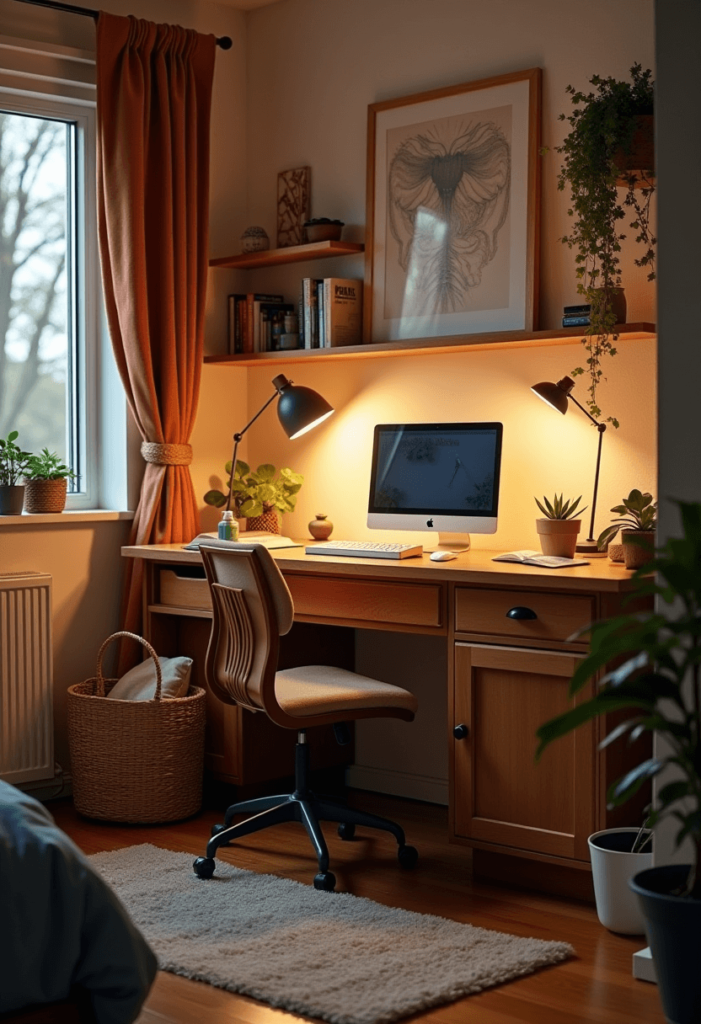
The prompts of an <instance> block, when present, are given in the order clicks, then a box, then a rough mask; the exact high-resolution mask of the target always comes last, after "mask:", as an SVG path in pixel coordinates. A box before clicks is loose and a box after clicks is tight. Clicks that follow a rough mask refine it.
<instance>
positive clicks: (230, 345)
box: [226, 294, 245, 356]
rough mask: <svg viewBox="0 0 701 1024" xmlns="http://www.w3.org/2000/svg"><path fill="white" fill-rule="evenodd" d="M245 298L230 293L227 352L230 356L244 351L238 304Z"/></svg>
mask: <svg viewBox="0 0 701 1024" xmlns="http://www.w3.org/2000/svg"><path fill="white" fill-rule="evenodd" d="M243 298H245V296H243V295H235V294H234V295H230V296H229V305H228V322H227V324H228V333H227V349H226V350H227V353H228V354H229V355H230V356H234V355H240V354H241V353H242V352H243V341H242V338H241V320H240V316H239V310H238V304H239V303H240V302H241V300H242V299H243Z"/></svg>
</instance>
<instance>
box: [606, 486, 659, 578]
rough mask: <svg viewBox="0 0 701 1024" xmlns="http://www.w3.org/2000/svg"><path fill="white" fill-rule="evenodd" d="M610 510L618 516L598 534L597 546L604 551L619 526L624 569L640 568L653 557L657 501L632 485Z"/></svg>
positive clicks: (646, 492)
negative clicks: (621, 500) (627, 492)
mask: <svg viewBox="0 0 701 1024" xmlns="http://www.w3.org/2000/svg"><path fill="white" fill-rule="evenodd" d="M611 511H612V512H615V513H616V514H617V516H618V517H619V518H618V519H614V520H613V522H612V523H611V525H610V526H607V527H606V529H605V530H603V531H602V532H601V533H600V534H599V538H598V540H597V542H596V543H597V546H598V548H599V550H600V551H603V550H604V548H605V547H606V545H607V544H609V543H610V542H611V541H612V540H613V538H614V537H615V536H616V534H617V533H618V531H619V530H620V531H621V539H622V541H623V560H624V562H625V565H626V569H639V568H640V567H641V566H644V565H645V564H646V563H647V562H649V561H650V559H651V558H652V557H653V549H654V544H655V527H656V525H657V502H654V501H653V500H652V495H651V494H650V493H649V492H648V491H645V492H643V491H639V490H637V488H633V490H632V491H631V492H630V494H629V495H628V497H627V498H624V499H623V504H622V505H614V506H613V508H612V509H611Z"/></svg>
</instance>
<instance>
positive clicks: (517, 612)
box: [506, 604, 538, 619]
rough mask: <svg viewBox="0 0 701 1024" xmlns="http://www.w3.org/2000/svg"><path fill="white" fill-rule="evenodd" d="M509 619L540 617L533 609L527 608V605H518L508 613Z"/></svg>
mask: <svg viewBox="0 0 701 1024" xmlns="http://www.w3.org/2000/svg"><path fill="white" fill-rule="evenodd" d="M506 617H507V619H537V618H538V616H537V615H536V613H535V612H534V611H533V609H532V608H526V606H525V605H522V604H517V605H516V607H515V608H509V610H508V612H507V613H506Z"/></svg>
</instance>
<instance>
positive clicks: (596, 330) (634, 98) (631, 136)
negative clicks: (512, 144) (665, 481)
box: [546, 64, 656, 427]
mask: <svg viewBox="0 0 701 1024" xmlns="http://www.w3.org/2000/svg"><path fill="white" fill-rule="evenodd" d="M651 74H652V73H651V71H650V70H646V71H643V69H642V67H641V65H640V64H634V65H633V67H632V68H631V69H630V76H631V80H630V81H618V80H616V79H615V78H602V77H601V76H599V75H594V76H593V78H591V79H590V83H591V85H593V86H594V89H593V90H592V91H591V92H588V93H585V92H580V91H578V90H576V89H575V88H574V87H573V86H571V85H568V86H567V92H568V93H570V95H571V98H572V104H573V106H574V107H575V109H574V110H573V111H572V113H571V114H569V115H565V114H561V115H560V120H561V121H567V122H568V124H569V126H570V132H569V134H568V135H567V137H566V138H565V139H564V141H563V143H562V145H561V146H556V147H555V152H556V153H560V154H561V155H562V158H563V161H562V167H561V169H560V172H559V175H558V188H559V189H560V190H561V191H564V190H565V188H566V187H567V188H569V190H570V193H571V197H572V205H571V207H570V209H569V210H568V211H567V212H568V214H569V216H571V217H572V218H573V220H574V223H573V226H572V229H571V230H570V231H569V232H568V234H566V235H564V236H563V238H562V239H561V241H562V242H563V243H564V244H565V245H567V246H569V248H570V249H575V250H576V253H577V255H576V257H575V262H576V266H577V279H578V284H577V291H578V293H579V294H580V295H582V296H583V297H584V299H585V301H586V302H587V303H589V305H590V307H591V312H590V323H589V327H588V328H587V330H586V332H585V336H584V338H583V339H582V344H583V345H584V348H585V350H586V353H587V357H586V361H585V366H584V367H582V366H578V367H576V368H575V369H574V370H572V371H571V376H573V377H577V376H579V375H582V374H587V375H588V377H589V388H588V392H589V398H588V401H587V405H588V408H589V412H590V413H591V415H592V416H593V417H594V419H597V420H598V419H601V417H602V413H601V409H600V408H599V406H598V403H597V389H598V386H599V384H600V383H601V380H602V377H603V371H602V368H601V363H602V360H603V358H604V357H605V356H607V355H608V356H614V355H615V354H616V348H615V347H614V345H613V342H615V341H616V338H617V334H616V330H615V327H616V315H615V313H614V299H615V295H616V292H617V290H618V289H620V287H621V273H620V258H619V253H620V251H621V241H622V240H623V239H624V238H625V235H624V234H622V233H621V231H620V226H621V225H620V221H621V220H623V219H624V218H625V216H626V209H627V210H629V211H630V212H631V214H632V217H633V219H632V221H631V222H630V227H631V228H632V229H633V230H634V231H635V232H636V237H635V240H636V242H637V243H639V244H640V245H642V254H641V256H640V257H639V258H638V259H636V260H635V263H636V265H637V266H639V267H645V268H647V269H648V279H649V280H653V279H654V277H655V244H656V238H655V237H654V235H653V233H652V230H651V225H650V203H651V199H652V196H653V193H654V191H655V181H654V174H653V168H652V167H641V168H639V170H638V171H637V173H636V172H627V173H626V172H625V171H622V169H621V167H622V164H623V163H624V162H625V160H626V158H627V157H628V156H629V155H630V154H631V150H632V149H633V146H634V143H635V141H636V139H637V138H639V137H640V133H641V132H644V131H645V130H646V129H645V124H644V120H642V121H641V118H643V119H644V118H646V117H647V118H648V121H650V120H651V119H650V117H649V115H652V113H653V104H654V96H653V82H652V81H651ZM647 130H648V131H649V132H650V137H651V127H650V125H648V126H647ZM636 133H637V135H636ZM546 152H547V150H546ZM650 162H652V161H651V160H650ZM622 177H625V180H626V193H625V196H624V198H623V200H622V201H620V200H619V196H618V191H617V180H620V179H621V178H622ZM624 208H625V209H624ZM606 422H607V423H611V424H613V426H614V427H617V426H618V425H619V424H618V420H617V419H616V418H615V417H614V416H608V417H607V418H606Z"/></svg>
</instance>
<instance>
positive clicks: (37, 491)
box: [24, 448, 75, 513]
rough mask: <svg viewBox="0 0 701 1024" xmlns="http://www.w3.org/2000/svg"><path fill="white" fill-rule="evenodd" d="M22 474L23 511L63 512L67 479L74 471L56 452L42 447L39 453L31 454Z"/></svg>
mask: <svg viewBox="0 0 701 1024" xmlns="http://www.w3.org/2000/svg"><path fill="white" fill-rule="evenodd" d="M24 476H25V492H24V510H25V512H32V513H37V512H63V510H64V508H65V507H66V492H67V490H68V481H69V480H70V479H72V478H73V477H75V473H74V472H73V470H72V469H69V467H68V466H66V465H65V464H64V463H63V462H62V461H61V459H60V458H59V457H58V455H57V453H56V452H50V451H49V449H48V448H42V450H41V452H40V454H39V455H32V456H31V457H30V459H29V462H28V463H27V468H26V470H25V472H24Z"/></svg>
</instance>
